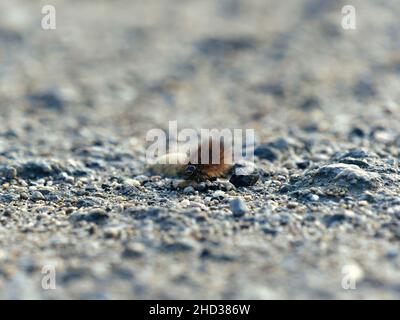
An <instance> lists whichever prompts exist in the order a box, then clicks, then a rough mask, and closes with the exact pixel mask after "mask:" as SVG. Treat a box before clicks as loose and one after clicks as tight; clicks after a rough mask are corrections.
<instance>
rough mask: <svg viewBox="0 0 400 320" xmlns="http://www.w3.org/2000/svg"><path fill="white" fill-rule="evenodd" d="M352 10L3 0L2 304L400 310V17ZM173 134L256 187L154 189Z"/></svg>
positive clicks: (166, 184)
mask: <svg viewBox="0 0 400 320" xmlns="http://www.w3.org/2000/svg"><path fill="white" fill-rule="evenodd" d="M49 2H51V4H52V5H54V6H55V8H56V22H57V28H56V30H43V29H42V27H41V19H42V17H43V14H42V13H41V9H42V6H43V5H45V4H49ZM348 2H349V1H336V0H335V1H328V0H285V1H272V0H218V1H212V0H185V1H179V0H168V1H167V0H165V1H161V0H148V1H136V0H135V1H128V0H126V1H124V0H117V1H105V0H97V1H95V2H94V1H77V0H68V1H67V0H52V1H31V0H26V1H24V0H2V1H1V2H0V121H1V126H0V298H3V299H4V298H11V299H25V298H28V299H118V298H125V299H131V298H133V299H143V298H147V299H153V298H154V299H155V298H157V299H170V298H177V299H182V298H185V299H196V298H202V299H220V298H224V299H300V298H311V299H356V298H362V299H367V298H368V299H371V298H379V299H390V298H392V299H399V298H400V256H399V247H400V245H399V240H400V195H399V192H400V168H399V159H400V156H399V154H400V153H399V148H400V130H399V120H400V105H399V102H400V90H399V89H400V78H399V75H400V20H399V19H398V17H399V13H400V2H399V1H396V0H392V1H391V0H382V1H374V0H368V1H366V0H363V1H361V0H358V1H357V0H354V1H351V4H352V5H353V6H354V7H355V9H356V18H357V27H356V30H345V29H343V28H342V26H341V20H342V17H343V15H342V12H341V10H342V7H343V6H344V5H346V4H349V3H348ZM169 121H177V123H178V126H179V128H194V129H200V128H218V129H222V128H240V129H247V128H250V129H254V130H255V132H256V138H257V145H256V147H257V149H256V152H257V153H256V154H257V157H256V160H255V164H256V167H257V174H258V175H259V180H258V181H257V183H256V184H254V185H251V186H247V187H241V186H234V185H232V184H231V183H229V182H227V181H223V180H221V181H217V182H213V183H208V184H207V185H206V186H205V187H204V186H203V188H200V189H191V188H188V189H185V190H182V189H179V188H177V187H176V185H177V184H176V182H177V180H176V179H174V178H171V177H169V178H168V177H164V176H156V175H154V174H153V173H151V172H150V171H149V170H148V166H147V163H146V158H145V152H146V147H147V146H148V144H147V143H146V140H145V137H146V133H147V132H148V130H149V129H152V128H160V129H167V128H168V122H169ZM237 206H239V207H240V208H239V209H238V208H237ZM49 270H50V271H49ZM49 275H54V279H53V278H51V279H50V278H48V276H49ZM49 279H50V280H49ZM53 280H54V282H52V281H53ZM46 284H54V285H55V287H54V289H52V288H53V287H51V286H50V288H49V287H48V286H47V287H46Z"/></svg>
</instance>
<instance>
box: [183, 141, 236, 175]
mask: <svg viewBox="0 0 400 320" xmlns="http://www.w3.org/2000/svg"><path fill="white" fill-rule="evenodd" d="M216 143H219V152H218V148H215V149H216V150H215V151H217V152H218V155H217V156H216V157H214V160H215V158H216V160H217V161H213V151H214V150H213V145H214V146H215V144H216ZM202 150H206V151H205V154H207V153H208V159H206V160H205V161H204V160H203V161H202ZM213 162H217V163H213ZM231 168H232V149H231V148H230V147H228V148H227V147H226V146H225V144H224V141H223V140H221V139H220V140H219V141H218V140H216V139H212V138H210V139H209V140H207V141H204V142H201V143H200V144H199V146H198V148H197V150H196V151H195V152H194V154H193V155H191V156H190V158H189V163H188V164H187V165H186V167H185V170H184V178H185V179H186V180H190V181H195V182H203V181H206V180H215V179H217V178H221V177H225V176H226V174H227V173H228V172H229V170H230V169H231Z"/></svg>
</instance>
